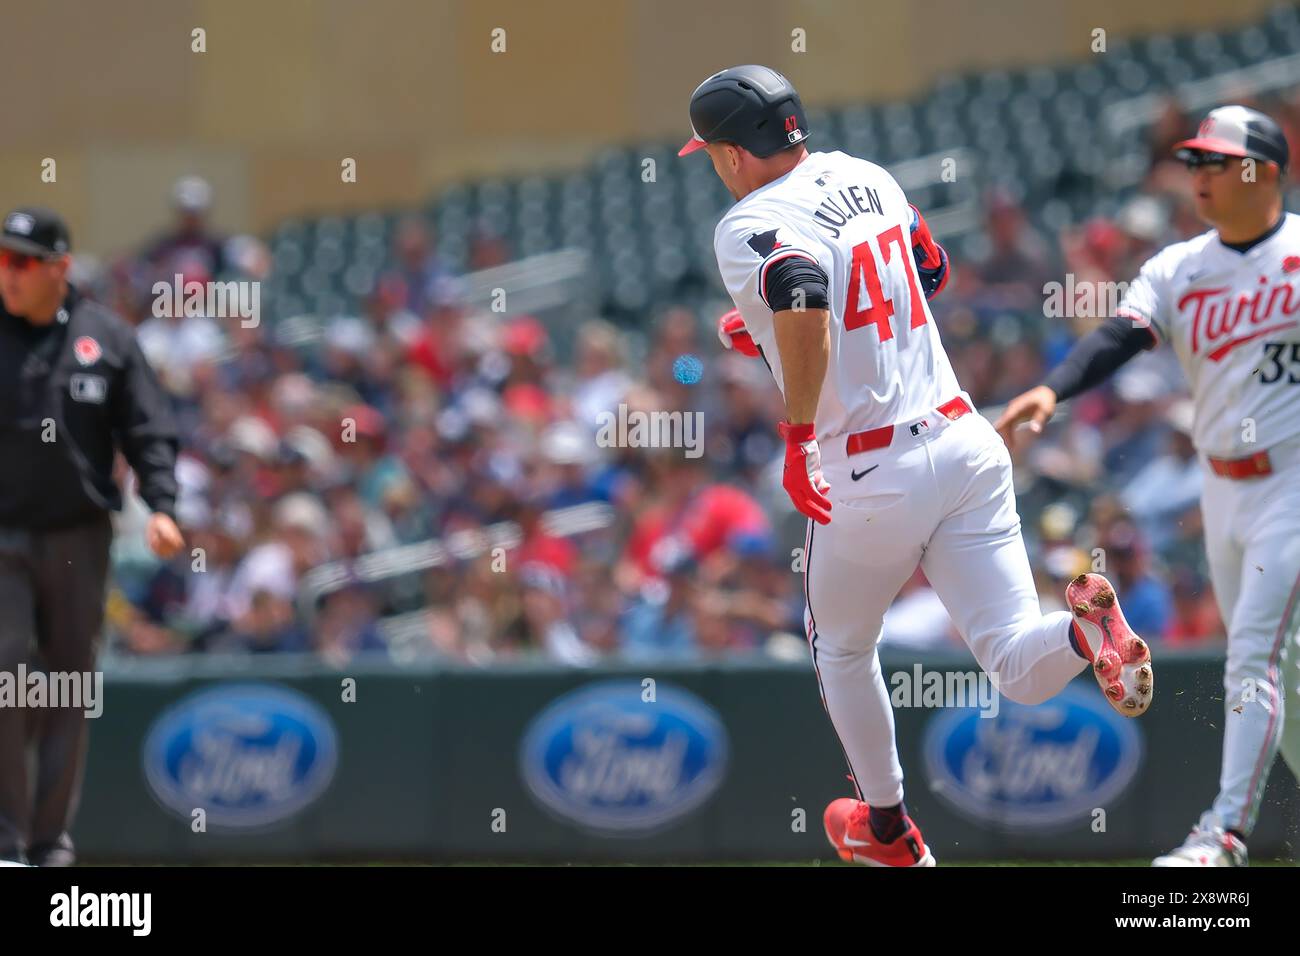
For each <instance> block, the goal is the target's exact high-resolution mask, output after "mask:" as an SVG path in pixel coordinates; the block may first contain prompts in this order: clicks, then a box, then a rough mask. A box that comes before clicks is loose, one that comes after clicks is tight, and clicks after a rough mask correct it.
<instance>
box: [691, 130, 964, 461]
mask: <svg viewBox="0 0 1300 956" xmlns="http://www.w3.org/2000/svg"><path fill="white" fill-rule="evenodd" d="M910 224H911V213H910V210H909V209H908V205H907V198H906V197H905V196H904V195H903V190H902V189H900V188H899V186H898V183H896V182H894V179H893V177H892V176H890V175H889V173H888V172H886V171H885V170H884V169H882V168H881V167H879V166H877V165H876V164H874V163H869V162H867V161H866V160H862V159H856V158H854V157H852V156H848V155H846V154H844V153H842V152H838V151H836V152H830V153H811V154H809V156H808V158H807V159H805V160H804V161H803V162H802V163H800V164H799V165H798V166H796V167H795V168H794V169H793V170H791V171H790V172H789V173H787V174H786V175H785V176H783V177H781V178H780V179H777V180H775V181H773V182H771V183H768V184H767V185H766V186H763V187H762V188H760V189H757V190H755V191H754V192H752V193H750V194H749V195H748V196H746V197H745V198H744V199H742V200H741V201H740V202H738V203H736V205H735V206H733V207H732V209H731V210H730V211H729V212H728V213H727V214H726V216H724V217H723V219H722V221H721V222H719V223H718V228H717V230H716V231H715V233H714V249H715V251H716V252H717V256H718V267H719V269H720V270H721V271H722V278H723V281H724V282H725V283H726V286H727V291H728V292H730V293H731V297H732V299H733V300H735V303H736V308H737V309H739V310H740V314H741V316H742V317H743V318H744V320H745V326H746V328H748V329H749V333H750V335H751V336H753V339H754V342H755V343H756V344H757V345H759V346H760V347H761V348H762V350H763V356H764V358H766V359H767V362H768V364H769V365H770V366H771V368H772V374H773V375H774V376H775V378H776V382H777V385H778V386H779V387H781V388H782V390H783V391H784V380H783V378H782V374H781V359H780V356H779V355H778V354H777V349H776V337H775V332H774V330H773V326H772V311H771V309H769V308H768V306H767V295H766V279H767V272H768V269H769V268H770V267H771V266H772V265H773V264H774V263H776V262H779V261H781V260H782V259H785V258H787V257H789V256H802V257H804V258H807V259H811V260H813V261H814V262H817V263H818V264H819V265H820V266H821V267H822V269H823V271H825V273H826V275H827V276H828V277H829V278H830V282H829V283H828V290H829V294H830V312H831V321H830V337H831V346H830V347H831V361H830V366H829V368H828V370H827V380H826V387H825V388H824V389H823V390H822V396H821V402H820V404H819V405H818V408H817V415H816V423H817V434H818V436H820V437H825V438H829V437H832V436H835V435H839V434H841V433H843V432H845V431H859V430H862V429H866V428H874V427H877V426H881V425H888V424H891V423H893V422H896V421H900V420H902V419H906V418H912V417H915V416H917V415H920V414H922V413H924V412H927V411H933V409H934V408H935V407H936V406H938V405H940V404H942V403H943V402H944V401H945V400H947V399H949V398H951V397H953V396H954V395H956V394H957V392H958V386H957V380H956V377H955V376H954V375H953V371H952V366H951V365H949V363H948V356H947V355H946V354H945V353H944V350H943V345H942V343H941V342H940V340H939V332H938V329H937V328H936V327H935V324H934V320H933V318H932V317H931V315H930V308H929V306H928V305H927V304H926V301H925V296H924V295H923V294H922V293H921V288H920V283H919V281H918V278H917V273H916V262H915V261H914V260H913V258H912V240H911V232H910Z"/></svg>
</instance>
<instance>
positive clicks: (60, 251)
mask: <svg viewBox="0 0 1300 956" xmlns="http://www.w3.org/2000/svg"><path fill="white" fill-rule="evenodd" d="M71 248H72V239H71V237H70V236H69V235H68V226H67V224H66V223H65V222H64V221H63V217H62V216H60V215H59V214H58V213H56V212H54V211H52V210H49V209H42V208H41V207H39V206H24V207H22V208H21V209H15V210H14V211H13V212H11V213H9V215H7V216H5V221H4V227H3V230H0V249H9V250H11V251H13V252H21V253H23V254H25V255H29V256H39V257H40V258H42V259H57V258H58V257H59V256H62V255H64V254H66V253H67V251H68V250H69V249H71Z"/></svg>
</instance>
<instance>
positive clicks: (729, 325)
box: [718, 309, 758, 358]
mask: <svg viewBox="0 0 1300 956" xmlns="http://www.w3.org/2000/svg"><path fill="white" fill-rule="evenodd" d="M718 341H719V342H721V343H722V347H723V348H724V349H735V350H736V351H737V352H739V353H740V354H741V355H748V356H749V357H750V358H758V346H757V345H755V344H754V339H753V337H752V336H750V334H749V330H748V329H746V328H745V320H744V319H742V318H741V317H740V310H739V309H732V310H731V311H730V312H725V313H723V314H722V315H721V316H720V317H719V318H718Z"/></svg>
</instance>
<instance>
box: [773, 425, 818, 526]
mask: <svg viewBox="0 0 1300 956" xmlns="http://www.w3.org/2000/svg"><path fill="white" fill-rule="evenodd" d="M777 431H779V432H780V433H781V437H782V438H784V439H785V473H784V475H783V476H782V478H781V484H782V485H784V486H785V491H786V494H788V495H789V496H790V500H791V501H793V502H794V506H795V508H797V509H798V510H799V511H800V513H802V514H804V515H807V516H808V517H809V518H812V519H813V521H816V522H817V523H818V524H830V523H831V500H830V499H829V498H827V497H826V492H828V491H830V490H831V486H830V485H829V484H827V483H826V479H825V478H823V477H822V453H821V449H820V448H818V447H817V436H816V435H815V434H814V432H813V426H812V423H811V422H809V423H808V424H806V425H791V424H790V423H789V422H781V424H780V425H778V426H777Z"/></svg>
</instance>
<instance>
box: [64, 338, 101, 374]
mask: <svg viewBox="0 0 1300 956" xmlns="http://www.w3.org/2000/svg"><path fill="white" fill-rule="evenodd" d="M72 354H73V355H75V356H76V357H77V363H78V364H80V365H83V366H85V365H94V364H95V363H96V362H98V361H99V359H100V356H102V355H103V354H104V350H103V349H101V348H100V347H99V343H98V342H96V341H95V340H94V339H92V338H91V337H90V336H89V335H82V336H79V337H78V338H77V341H75V342H73V343H72Z"/></svg>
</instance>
